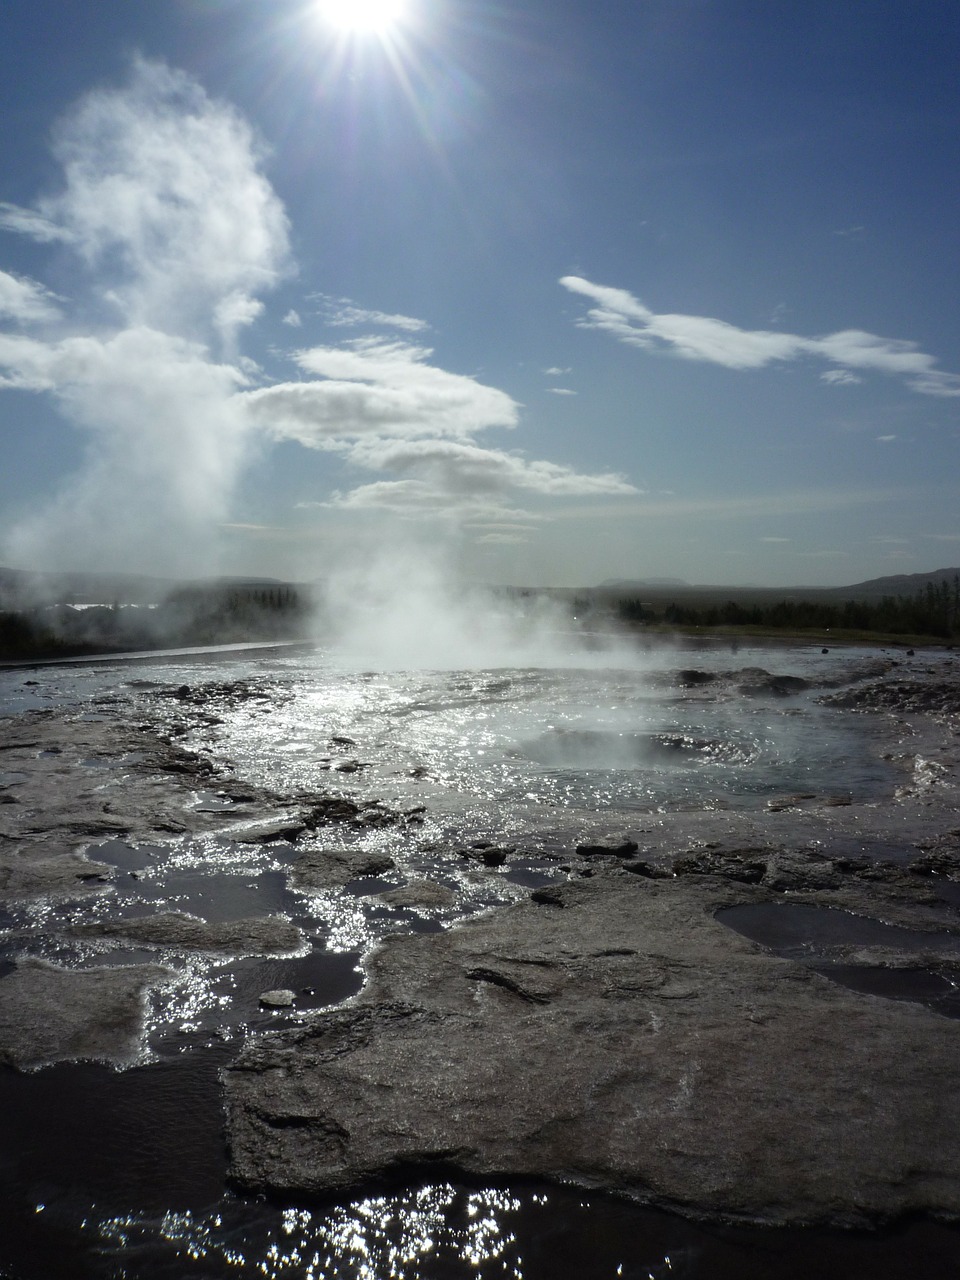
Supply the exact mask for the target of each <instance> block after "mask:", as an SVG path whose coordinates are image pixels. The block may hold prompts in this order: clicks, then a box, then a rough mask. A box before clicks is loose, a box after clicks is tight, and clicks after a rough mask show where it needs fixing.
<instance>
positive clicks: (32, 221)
mask: <svg viewBox="0 0 960 1280" xmlns="http://www.w3.org/2000/svg"><path fill="white" fill-rule="evenodd" d="M0 230H3V231H15V232H16V233H17V234H18V235H22V236H28V237H29V238H30V239H31V240H36V241H37V242H38V243H39V244H52V243H54V242H55V241H57V240H65V241H70V240H72V239H73V233H72V232H70V231H69V230H68V229H67V228H66V227H62V226H60V225H59V224H58V223H56V222H54V221H53V220H52V219H50V218H48V217H46V216H45V215H44V214H42V213H41V212H40V211H39V210H38V209H24V208H21V206H20V205H18V204H8V203H7V202H6V201H5V200H0Z"/></svg>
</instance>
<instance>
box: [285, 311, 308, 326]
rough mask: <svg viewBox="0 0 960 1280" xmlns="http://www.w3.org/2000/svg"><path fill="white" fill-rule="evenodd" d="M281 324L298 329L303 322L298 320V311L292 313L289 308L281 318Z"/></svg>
mask: <svg viewBox="0 0 960 1280" xmlns="http://www.w3.org/2000/svg"><path fill="white" fill-rule="evenodd" d="M283 323H284V324H288V325H290V327H291V328H292V329H299V328H300V326H301V325H302V324H303V321H302V320H301V319H300V313H299V312H298V311H294V309H293V307H291V308H290V310H289V311H288V312H287V314H286V315H285V316H284V317H283Z"/></svg>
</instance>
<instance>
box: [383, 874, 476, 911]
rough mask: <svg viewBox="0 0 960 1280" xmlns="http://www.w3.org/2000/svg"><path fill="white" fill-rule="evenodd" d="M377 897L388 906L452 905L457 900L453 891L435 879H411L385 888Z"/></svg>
mask: <svg viewBox="0 0 960 1280" xmlns="http://www.w3.org/2000/svg"><path fill="white" fill-rule="evenodd" d="M377 898H378V899H379V900H380V902H384V903H386V904H387V906H390V907H414V908H416V907H452V906H453V904H454V903H455V902H456V900H457V895H456V894H455V893H454V891H453V890H452V889H451V888H450V887H449V886H448V885H445V884H438V883H437V881H435V880H411V881H410V883H409V884H405V885H401V886H400V887H399V888H398V889H386V890H384V892H383V893H378V894H377Z"/></svg>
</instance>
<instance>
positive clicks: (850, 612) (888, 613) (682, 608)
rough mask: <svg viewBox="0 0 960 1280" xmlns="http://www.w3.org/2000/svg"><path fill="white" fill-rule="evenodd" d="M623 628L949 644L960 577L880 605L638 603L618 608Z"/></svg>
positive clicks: (958, 611) (958, 622)
mask: <svg viewBox="0 0 960 1280" xmlns="http://www.w3.org/2000/svg"><path fill="white" fill-rule="evenodd" d="M617 612H618V615H619V617H620V618H621V619H622V620H623V621H624V622H658V623H666V624H668V625H670V626H676V627H768V628H771V629H773V630H788V631H808V630H809V631H812V630H817V631H827V630H830V631H833V630H844V631H877V632H885V633H888V634H890V635H917V636H921V635H922V636H935V637H937V638H938V639H943V640H949V639H951V638H952V637H954V636H956V635H958V634H960V575H957V574H955V575H954V578H953V581H952V582H941V583H928V584H927V586H925V587H924V588H922V589H921V590H920V591H918V592H917V593H916V595H913V596H884V597H883V598H882V599H881V600H879V601H876V602H870V601H866V600H845V601H843V603H838V604H831V603H828V602H825V601H819V600H780V601H777V602H776V603H775V604H769V605H765V604H749V605H744V604H738V603H737V602H736V601H735V600H728V601H727V602H726V603H725V604H720V605H705V606H703V607H702V608H696V607H694V606H692V605H678V604H673V603H671V604H669V605H667V606H666V608H665V609H664V610H663V612H662V613H659V614H658V613H656V612H655V611H654V610H653V609H652V608H651V606H650V605H649V604H644V603H643V602H642V601H641V600H638V599H633V598H631V599H623V600H620V601H619V602H618V605H617Z"/></svg>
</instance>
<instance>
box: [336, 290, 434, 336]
mask: <svg viewBox="0 0 960 1280" xmlns="http://www.w3.org/2000/svg"><path fill="white" fill-rule="evenodd" d="M312 297H313V298H314V299H316V300H317V301H319V302H320V303H321V304H322V307H321V315H322V316H323V320H324V323H326V324H328V325H331V326H332V327H333V328H345V329H346V328H354V327H356V326H358V325H365V324H370V325H376V326H378V327H379V328H383V329H400V330H402V331H404V332H406V333H422V332H423V331H424V330H425V329H429V328H430V326H429V325H428V324H427V322H426V320H417V319H416V317H414V316H405V315H396V314H391V313H389V312H386V311H370V310H368V309H367V308H366V307H358V306H356V305H355V304H354V303H353V302H351V301H350V299H349V298H331V297H328V296H327V295H326V294H323V293H318V294H313V295H312Z"/></svg>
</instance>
